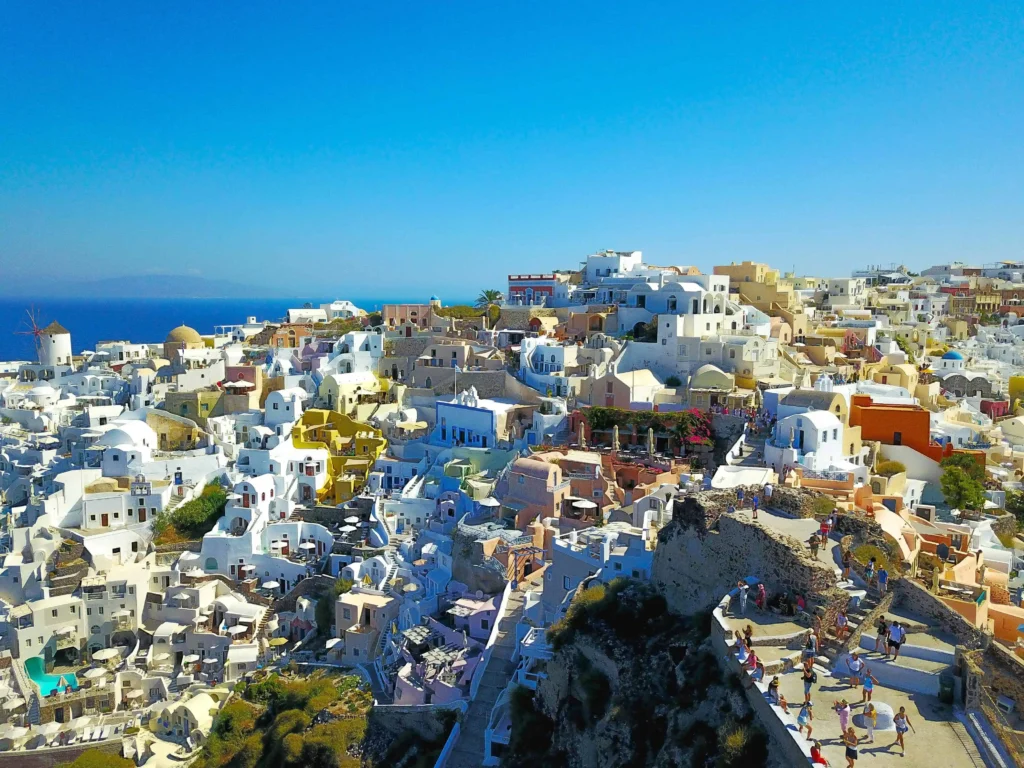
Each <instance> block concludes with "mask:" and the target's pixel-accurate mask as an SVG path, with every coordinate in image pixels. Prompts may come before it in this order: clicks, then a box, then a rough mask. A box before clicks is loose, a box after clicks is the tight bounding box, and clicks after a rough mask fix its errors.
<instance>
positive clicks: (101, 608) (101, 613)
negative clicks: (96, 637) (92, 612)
mask: <svg viewBox="0 0 1024 768" xmlns="http://www.w3.org/2000/svg"><path fill="white" fill-rule="evenodd" d="M118 551H120V550H118ZM102 615H103V606H102V605H101V606H100V616H102Z"/></svg>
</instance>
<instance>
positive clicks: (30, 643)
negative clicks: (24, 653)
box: [25, 639, 32, 648]
mask: <svg viewBox="0 0 1024 768" xmlns="http://www.w3.org/2000/svg"><path fill="white" fill-rule="evenodd" d="M25 647H26V648H31V647H32V641H31V640H29V639H26V640H25Z"/></svg>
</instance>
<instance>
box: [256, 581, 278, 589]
mask: <svg viewBox="0 0 1024 768" xmlns="http://www.w3.org/2000/svg"><path fill="white" fill-rule="evenodd" d="M260 586H261V587H262V588H263V589H278V588H280V586H281V585H280V584H278V583H277V582H276V581H264V582H263V584H261V585H260Z"/></svg>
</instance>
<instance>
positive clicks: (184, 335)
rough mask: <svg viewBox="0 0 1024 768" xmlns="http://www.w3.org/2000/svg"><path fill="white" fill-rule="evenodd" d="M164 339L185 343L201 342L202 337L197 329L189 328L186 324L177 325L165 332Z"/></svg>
mask: <svg viewBox="0 0 1024 768" xmlns="http://www.w3.org/2000/svg"><path fill="white" fill-rule="evenodd" d="M166 341H167V342H172V343H173V342H178V343H181V342H185V343H186V344H202V343H203V337H202V336H200V335H199V331H197V330H196V329H195V328H189V327H188V326H187V325H179V326H178V327H177V328H174V329H173V330H172V331H171V332H170V333H168V334H167V339H166Z"/></svg>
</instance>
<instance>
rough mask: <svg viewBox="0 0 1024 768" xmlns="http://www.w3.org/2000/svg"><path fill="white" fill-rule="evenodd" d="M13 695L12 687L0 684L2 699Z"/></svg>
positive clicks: (0, 696)
mask: <svg viewBox="0 0 1024 768" xmlns="http://www.w3.org/2000/svg"><path fill="white" fill-rule="evenodd" d="M10 695H11V686H9V685H2V684H0V699H6V698H7V697H8V696H10Z"/></svg>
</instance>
